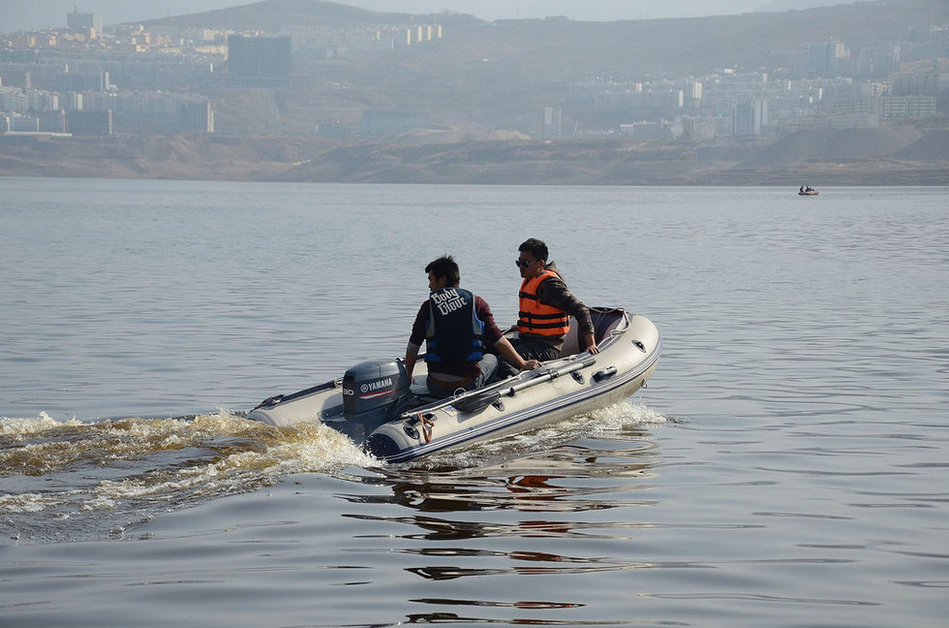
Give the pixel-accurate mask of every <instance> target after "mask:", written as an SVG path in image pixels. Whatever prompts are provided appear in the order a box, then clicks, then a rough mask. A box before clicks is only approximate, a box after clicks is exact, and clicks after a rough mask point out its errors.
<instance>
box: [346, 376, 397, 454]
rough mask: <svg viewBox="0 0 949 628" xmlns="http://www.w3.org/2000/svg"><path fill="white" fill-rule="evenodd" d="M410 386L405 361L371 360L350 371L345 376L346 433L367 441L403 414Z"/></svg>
mask: <svg viewBox="0 0 949 628" xmlns="http://www.w3.org/2000/svg"><path fill="white" fill-rule="evenodd" d="M410 384H411V382H410V381H409V376H408V373H407V372H406V370H405V365H404V364H403V363H402V361H401V360H370V361H368V362H360V363H359V364H357V365H355V366H353V367H352V368H350V369H349V370H348V371H346V374H345V375H344V376H343V415H344V416H345V418H346V422H345V426H344V428H343V431H344V432H345V433H346V434H347V435H348V436H350V437H351V438H352V439H353V440H355V441H356V442H359V443H361V442H363V441H364V440H365V439H366V437H367V436H369V434H370V433H371V432H372V431H373V430H374V429H376V428H377V427H379V426H380V425H382V424H383V423H385V422H386V421H389V420H391V419H394V418H396V417H397V416H398V415H399V414H400V413H401V412H402V410H403V408H404V407H405V406H406V404H407V402H408V400H409V398H410V396H411V392H410V391H409V385H410Z"/></svg>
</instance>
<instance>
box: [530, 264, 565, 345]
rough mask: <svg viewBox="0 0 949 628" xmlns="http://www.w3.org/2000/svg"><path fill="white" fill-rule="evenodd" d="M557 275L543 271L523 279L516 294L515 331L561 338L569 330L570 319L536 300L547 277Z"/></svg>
mask: <svg viewBox="0 0 949 628" xmlns="http://www.w3.org/2000/svg"><path fill="white" fill-rule="evenodd" d="M556 276H557V273H555V272H554V271H552V270H545V271H544V272H542V273H541V274H539V275H538V276H536V277H534V278H533V279H525V280H524V282H523V283H522V284H521V291H520V293H519V294H518V297H519V307H518V309H519V310H520V311H519V312H518V314H517V317H518V318H517V331H518V332H519V333H522V334H534V335H536V336H563V335H565V334H566V333H567V331H569V329H570V317H569V316H568V315H567V313H566V312H564V311H563V310H559V309H557V308H555V307H552V306H550V305H544V304H543V303H541V302H540V300H539V299H538V298H537V289H538V288H539V287H540V284H541V283H543V282H544V281H546V280H547V279H548V278H549V277H556Z"/></svg>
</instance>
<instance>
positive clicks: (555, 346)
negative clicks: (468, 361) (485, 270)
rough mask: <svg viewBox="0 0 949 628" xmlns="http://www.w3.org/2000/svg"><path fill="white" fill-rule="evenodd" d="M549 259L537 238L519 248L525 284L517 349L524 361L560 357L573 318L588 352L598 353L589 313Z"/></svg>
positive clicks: (544, 245)
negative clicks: (578, 326)
mask: <svg viewBox="0 0 949 628" xmlns="http://www.w3.org/2000/svg"><path fill="white" fill-rule="evenodd" d="M547 257H548V251H547V245H546V244H544V243H543V242H542V241H540V240H538V239H536V238H530V239H528V240H525V241H524V242H523V243H521V245H520V247H518V256H517V259H516V260H514V263H515V264H516V265H517V267H518V269H519V270H520V271H521V278H522V279H523V280H524V281H523V282H521V289H520V292H519V301H518V319H517V331H518V337H517V338H516V339H515V340H514V341H513V342H512V344H513V345H514V348H515V349H516V350H517V352H518V354H520V355H521V357H523V358H534V359H537V360H553V359H554V358H556V357H558V356H559V355H560V350H561V349H562V348H563V342H564V337H565V336H566V335H567V331H568V330H569V328H570V327H569V325H570V317H571V316H573V317H574V318H575V319H577V323H578V324H579V325H580V334H581V337H582V338H583V341H584V342H585V344H586V347H585V348H586V351H589V352H590V353H599V351H600V350H599V348H598V347H597V346H596V338H595V336H594V333H593V321H592V320H591V318H590V310H589V309H588V308H587V306H586V305H584V304H583V303H582V302H581V301H580V300H579V299H577V298H576V297H575V296H573V294H572V293H571V292H570V290H568V289H567V284H565V283H564V280H563V277H562V276H561V275H560V271H559V270H557V265H556V264H555V263H554V262H550V263H549V264H548V263H547Z"/></svg>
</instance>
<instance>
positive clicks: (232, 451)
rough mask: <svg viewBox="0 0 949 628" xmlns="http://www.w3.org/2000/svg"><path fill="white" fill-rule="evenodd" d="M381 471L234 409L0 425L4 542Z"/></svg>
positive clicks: (56, 537) (512, 448)
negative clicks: (353, 472)
mask: <svg viewBox="0 0 949 628" xmlns="http://www.w3.org/2000/svg"><path fill="white" fill-rule="evenodd" d="M664 421H665V419H664V418H663V417H662V416H661V415H659V414H658V413H656V412H654V411H652V410H650V409H649V408H647V407H645V406H642V405H636V404H632V403H628V402H625V403H620V404H616V405H614V406H612V407H609V408H604V409H602V410H597V411H595V412H592V413H589V414H586V415H578V416H576V417H574V418H572V419H569V420H566V421H562V422H560V423H557V424H553V425H549V426H546V427H544V428H542V429H539V430H537V431H534V432H530V433H527V434H520V435H517V436H512V437H507V438H503V439H499V440H496V441H489V442H486V443H482V444H480V445H476V446H473V447H471V448H469V449H464V450H460V451H457V452H454V453H446V454H444V455H437V456H433V457H432V459H431V460H426V461H425V462H424V463H421V462H417V463H415V464H414V465H413V466H415V467H419V466H421V467H425V466H429V465H436V466H445V465H450V466H454V467H477V466H479V465H482V464H485V463H489V462H490V461H492V460H496V459H497V458H499V457H504V458H507V459H511V458H512V457H518V456H520V455H527V454H534V453H537V452H538V451H542V450H544V449H549V448H550V447H552V446H556V445H558V444H563V443H568V442H570V441H572V440H575V439H577V438H581V437H584V436H590V435H591V434H603V433H608V432H610V431H616V430H620V429H623V428H625V427H629V426H631V425H632V426H637V425H647V424H658V423H662V422H664ZM348 466H356V467H362V468H375V469H379V468H381V467H384V466H386V465H385V463H382V462H380V461H378V460H376V459H374V458H372V457H370V456H368V455H367V454H365V453H364V452H363V451H362V449H361V448H359V447H357V446H356V445H355V444H354V443H353V442H352V441H351V440H349V438H347V437H346V436H344V435H343V434H341V433H340V432H337V431H336V430H333V429H331V428H329V427H327V426H325V425H322V424H320V423H313V424H299V425H296V426H294V427H274V426H270V425H266V424H264V423H261V422H259V421H252V420H248V419H245V418H244V417H242V416H240V415H239V414H236V413H232V412H230V411H228V410H220V411H219V412H216V413H213V414H201V415H196V416H192V417H179V418H167V419H143V418H125V419H111V420H103V421H96V422H83V421H80V420H75V419H74V420H69V421H57V420H54V419H52V418H50V417H49V416H47V415H45V414H41V415H40V416H39V417H37V418H35V419H6V418H0V479H2V482H3V487H4V488H3V491H2V492H0V535H2V536H0V538H4V539H13V540H15V541H20V542H27V543H46V542H62V541H79V540H92V539H100V538H104V537H113V538H119V537H122V536H123V535H124V534H125V533H126V532H127V530H128V529H129V528H130V527H133V526H135V525H137V524H139V523H143V522H147V521H150V520H151V519H153V518H154V517H156V516H157V515H159V514H161V513H163V512H168V511H174V510H178V509H181V508H189V507H193V506H197V505H200V504H202V503H205V502H208V501H210V500H212V499H215V498H218V497H222V496H226V495H232V494H237V493H245V492H249V491H254V490H258V489H261V488H264V487H266V486H271V485H273V484H275V483H277V482H279V481H280V480H281V479H282V478H284V477H286V476H288V475H293V474H297V473H329V474H339V473H342V472H343V470H344V469H345V468H346V467H348Z"/></svg>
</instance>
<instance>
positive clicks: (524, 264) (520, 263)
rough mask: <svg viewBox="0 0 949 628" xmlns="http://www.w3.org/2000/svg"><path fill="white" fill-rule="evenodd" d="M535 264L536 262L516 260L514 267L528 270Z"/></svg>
mask: <svg viewBox="0 0 949 628" xmlns="http://www.w3.org/2000/svg"><path fill="white" fill-rule="evenodd" d="M533 263H534V262H528V261H527V260H526V259H516V260H514V265H515V266H517V267H518V268H527V267H528V266H530V265H531V264H533Z"/></svg>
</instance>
